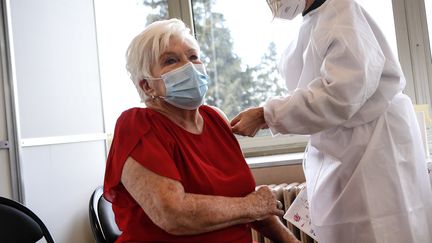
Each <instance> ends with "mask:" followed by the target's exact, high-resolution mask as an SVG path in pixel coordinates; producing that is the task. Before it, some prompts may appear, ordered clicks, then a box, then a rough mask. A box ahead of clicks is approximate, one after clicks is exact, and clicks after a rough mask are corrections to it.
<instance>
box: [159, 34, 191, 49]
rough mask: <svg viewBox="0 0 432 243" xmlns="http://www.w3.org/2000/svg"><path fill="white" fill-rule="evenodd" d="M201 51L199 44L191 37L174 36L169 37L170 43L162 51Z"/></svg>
mask: <svg viewBox="0 0 432 243" xmlns="http://www.w3.org/2000/svg"><path fill="white" fill-rule="evenodd" d="M185 50H187V51H199V47H198V46H197V44H196V42H194V41H193V40H191V39H189V38H179V37H174V36H172V37H171V38H170V39H169V43H168V45H167V46H165V48H164V49H163V50H162V53H164V52H173V51H185Z"/></svg>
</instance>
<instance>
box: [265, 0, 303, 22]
mask: <svg viewBox="0 0 432 243" xmlns="http://www.w3.org/2000/svg"><path fill="white" fill-rule="evenodd" d="M267 4H268V6H269V7H270V9H271V11H272V14H273V17H274V18H279V19H288V20H292V19H294V18H295V17H296V16H297V15H299V14H300V13H301V12H303V11H304V9H305V6H306V0H267Z"/></svg>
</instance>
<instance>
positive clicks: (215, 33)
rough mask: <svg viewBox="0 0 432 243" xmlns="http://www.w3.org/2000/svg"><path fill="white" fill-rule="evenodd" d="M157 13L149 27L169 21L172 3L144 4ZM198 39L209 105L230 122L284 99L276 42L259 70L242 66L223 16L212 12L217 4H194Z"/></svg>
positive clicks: (207, 0)
mask: <svg viewBox="0 0 432 243" xmlns="http://www.w3.org/2000/svg"><path fill="white" fill-rule="evenodd" d="M142 1H143V4H145V5H147V6H149V7H151V8H152V9H153V10H155V11H156V12H157V13H156V14H149V15H148V16H147V24H150V23H152V22H154V21H157V20H162V19H168V0H142ZM192 3H193V17H194V29H195V33H196V34H195V37H196V39H197V40H198V43H199V44H200V48H201V55H202V56H201V60H202V61H203V63H204V64H205V65H206V69H207V73H208V74H209V76H210V83H209V90H208V92H207V95H206V103H207V104H209V105H214V106H217V107H219V108H221V109H222V110H223V111H224V112H225V113H226V114H227V116H228V117H229V118H233V117H234V116H235V115H236V114H238V113H239V112H240V111H242V110H244V109H246V108H249V107H251V106H258V105H259V104H261V103H262V102H264V101H265V100H266V99H267V98H268V97H270V96H275V95H283V93H284V90H285V89H284V88H283V86H284V85H283V84H282V83H281V82H280V79H279V75H278V71H277V63H278V62H277V60H276V57H277V54H276V45H275V44H274V43H273V42H272V43H270V45H269V47H268V51H267V53H265V54H264V55H263V56H262V58H261V63H260V64H259V65H257V66H255V67H249V66H247V65H246V66H245V65H244V64H242V60H241V58H240V57H238V56H237V55H236V54H235V53H234V51H233V39H232V37H231V33H230V30H229V28H228V27H226V26H225V19H224V16H223V14H221V13H217V12H214V11H212V6H213V5H214V0H194V1H192Z"/></svg>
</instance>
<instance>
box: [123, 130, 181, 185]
mask: <svg viewBox="0 0 432 243" xmlns="http://www.w3.org/2000/svg"><path fill="white" fill-rule="evenodd" d="M162 139H163V138H161V137H160V134H159V136H158V134H156V133H155V130H154V129H152V130H151V131H149V132H148V133H146V134H145V135H144V136H143V137H142V138H141V139H140V141H139V142H138V144H137V145H136V146H135V148H134V149H133V150H132V152H131V154H130V155H131V156H132V158H133V159H135V160H136V161H137V162H138V163H140V164H141V165H142V166H144V167H146V168H147V169H149V170H151V171H153V172H154V173H156V174H158V175H161V176H165V177H168V178H171V179H174V180H177V181H181V177H180V174H179V172H178V170H177V166H176V164H175V162H174V157H173V156H174V148H173V146H172V145H170V143H169V142H167V140H166V139H164V140H162Z"/></svg>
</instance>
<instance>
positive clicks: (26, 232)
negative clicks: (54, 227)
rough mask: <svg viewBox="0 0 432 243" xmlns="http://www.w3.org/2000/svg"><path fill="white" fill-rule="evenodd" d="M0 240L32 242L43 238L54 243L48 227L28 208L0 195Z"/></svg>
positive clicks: (49, 242) (11, 242)
mask: <svg viewBox="0 0 432 243" xmlns="http://www.w3.org/2000/svg"><path fill="white" fill-rule="evenodd" d="M0 232H1V234H0V241H1V242H4V243H15V242H20V243H34V242H37V241H38V240H40V239H42V237H44V238H45V240H46V242H47V243H54V240H53V238H52V236H51V234H50V232H49V231H48V228H47V227H46V226H45V224H44V223H43V222H42V220H41V219H40V218H39V217H38V216H37V215H36V214H35V213H33V212H32V211H31V210H30V209H29V208H27V207H26V206H24V205H22V204H21V203H18V202H16V201H13V200H10V199H7V198H4V197H0Z"/></svg>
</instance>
